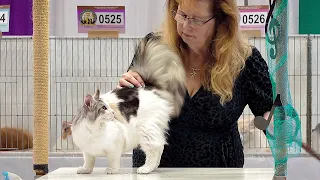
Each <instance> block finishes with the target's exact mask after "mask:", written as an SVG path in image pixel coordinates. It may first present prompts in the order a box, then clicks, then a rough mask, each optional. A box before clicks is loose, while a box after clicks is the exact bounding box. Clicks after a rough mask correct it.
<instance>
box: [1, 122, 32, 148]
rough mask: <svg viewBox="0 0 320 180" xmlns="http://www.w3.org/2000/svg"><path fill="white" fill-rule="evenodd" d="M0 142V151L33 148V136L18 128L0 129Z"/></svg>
mask: <svg viewBox="0 0 320 180" xmlns="http://www.w3.org/2000/svg"><path fill="white" fill-rule="evenodd" d="M0 140H1V142H0V151H13V150H28V149H31V148H33V135H32V134H31V133H30V132H28V131H26V130H23V129H19V128H11V127H3V128H1V129H0Z"/></svg>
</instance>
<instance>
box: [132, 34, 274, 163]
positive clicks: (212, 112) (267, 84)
mask: <svg viewBox="0 0 320 180" xmlns="http://www.w3.org/2000/svg"><path fill="white" fill-rule="evenodd" d="M148 36H150V34H148V35H147V36H146V37H148ZM272 103H273V98H272V84H271V81H270V78H269V72H268V66H267V64H266V62H265V60H264V59H263V58H262V56H261V54H260V52H259V51H258V49H256V48H255V47H253V48H252V55H251V56H250V57H249V58H248V59H247V61H246V65H245V68H244V69H243V71H242V72H241V74H240V75H239V77H238V78H237V80H236V82H235V86H234V93H233V99H232V100H231V101H230V102H228V103H226V105H225V106H221V105H220V103H219V98H218V97H217V96H216V95H213V94H212V93H211V92H208V91H206V90H205V89H204V88H203V87H201V88H200V89H199V90H198V92H197V93H196V94H195V95H194V96H193V97H190V96H189V95H188V94H187V95H186V97H185V103H184V106H183V108H182V111H181V114H180V116H179V117H178V118H176V119H172V120H171V123H170V130H169V132H168V134H169V135H168V145H166V146H165V148H164V151H163V154H162V159H161V162H160V167H240V168H241V167H243V165H244V153H243V146H242V143H241V139H240V134H239V131H238V126H237V120H238V119H239V117H240V116H241V114H242V112H243V110H244V108H245V106H246V105H249V108H250V109H251V111H252V113H253V114H254V115H255V116H261V115H263V114H264V113H265V112H267V111H270V110H271V107H272ZM132 159H133V167H140V166H142V165H143V164H144V162H145V154H144V153H143V152H142V151H141V150H140V149H135V150H134V151H133V157H132Z"/></svg>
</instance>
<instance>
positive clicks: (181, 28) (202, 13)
mask: <svg viewBox="0 0 320 180" xmlns="http://www.w3.org/2000/svg"><path fill="white" fill-rule="evenodd" d="M213 15H214V14H213V13H212V5H211V3H210V2H209V1H208V0H200V1H197V2H196V3H195V4H194V5H193V6H186V5H184V4H180V5H179V6H178V9H177V12H176V15H175V19H176V21H177V31H178V34H179V35H180V36H181V38H182V39H183V41H184V42H185V43H186V44H187V45H188V46H189V47H190V48H191V49H193V50H195V51H206V48H208V46H209V44H210V42H211V40H212V36H213V34H214V27H215V19H214V18H213ZM188 18H189V19H188ZM203 23H204V24H203Z"/></svg>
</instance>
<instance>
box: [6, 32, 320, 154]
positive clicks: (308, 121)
mask: <svg viewBox="0 0 320 180" xmlns="http://www.w3.org/2000/svg"><path fill="white" fill-rule="evenodd" d="M139 40H140V38H119V39H88V38H55V37H54V38H50V56H49V57H50V84H49V86H50V88H49V89H50V99H49V102H50V106H49V116H50V117H49V120H50V125H49V128H50V151H51V152H57V151H77V147H75V146H74V145H73V143H72V140H71V138H67V139H65V140H61V136H62V133H63V130H62V122H63V121H64V120H67V121H71V119H72V116H73V115H74V113H75V112H76V110H77V109H78V108H79V107H80V105H82V103H83V98H84V96H85V95H86V94H87V93H93V92H94V90H95V88H97V87H99V88H100V89H101V91H102V92H105V91H109V90H111V89H112V88H115V87H116V85H117V82H118V80H119V78H120V76H121V75H122V73H123V72H125V71H126V69H127V67H128V65H129V63H130V62H131V60H132V57H133V54H134V48H135V45H136V44H137V43H138V42H139ZM309 40H311V41H309ZM308 42H311V46H309V47H308ZM250 43H251V44H252V45H254V46H256V47H257V48H258V49H259V50H260V51H261V54H262V56H263V57H266V50H265V49H266V48H265V39H264V38H254V39H250ZM319 44H320V39H319V37H317V36H312V37H307V36H290V37H289V57H288V59H289V60H288V68H289V69H288V70H289V80H290V86H291V95H292V99H293V103H294V107H295V108H296V109H297V111H298V113H299V115H300V118H301V122H302V136H303V140H304V141H307V140H308V142H309V143H310V141H311V140H310V137H311V129H313V128H314V127H315V126H316V124H318V123H320V122H319V120H318V119H319V117H320V115H319V114H320V96H319V95H320V90H319V84H320V82H319V79H320V78H319V76H320V75H319V74H320V73H319V72H320V63H319V60H318V59H319V58H320V55H319V54H318V50H319V48H320V47H318V46H319ZM310 47H311V48H310ZM0 49H1V53H0V120H1V121H0V127H2V128H3V127H13V128H22V129H23V130H25V131H29V132H33V120H32V114H33V77H32V76H33V60H32V59H33V58H32V57H33V44H32V39H31V37H23V38H9V37H8V38H0ZM308 50H310V51H311V52H309V51H308ZM308 52H309V53H308ZM308 54H309V55H308ZM310 54H311V57H310ZM311 59H312V60H311ZM308 60H311V61H312V66H309V67H308V66H307V64H308ZM309 64H310V63H309ZM308 68H309V69H308ZM309 80H310V81H309ZM311 84H312V86H308V85H311ZM311 92H312V94H311ZM308 96H309V98H308ZM311 96H312V98H310V97H311ZM240 119H242V120H244V119H253V115H252V113H251V111H250V110H249V108H248V107H246V109H245V111H244V113H243V116H242V117H241V118H240ZM240 126H242V127H243V128H245V129H246V127H245V126H248V125H247V124H245V123H243V124H242V125H241V124H240ZM248 127H249V126H248ZM248 127H247V128H248ZM307 132H308V133H307ZM242 133H243V134H242V135H243V138H244V140H243V142H244V148H245V150H246V151H247V152H246V153H250V150H255V151H254V153H258V152H268V144H267V141H266V139H265V136H264V134H263V133H261V132H260V131H259V130H257V129H255V130H251V131H250V132H248V131H246V133H244V132H242ZM9 135H10V134H9ZM1 136H8V134H7V133H4V134H3V133H2V134H1ZM0 140H1V138H0ZM11 140H12V141H13V139H12V138H11ZM8 148H9V147H8ZM314 148H315V149H318V151H320V147H314ZM23 151H30V149H27V150H23Z"/></svg>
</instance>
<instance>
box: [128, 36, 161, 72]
mask: <svg viewBox="0 0 320 180" xmlns="http://www.w3.org/2000/svg"><path fill="white" fill-rule="evenodd" d="M154 36H155V33H154V32H150V33H148V34H147V35H146V36H145V37H143V39H142V40H148V39H150V38H151V37H154ZM140 45H141V41H140V42H139V44H138V45H137V47H136V48H135V52H134V55H133V58H132V60H131V63H130V65H129V67H128V69H127V72H128V71H129V70H130V68H131V67H132V66H133V64H134V62H136V61H137V59H138V57H137V55H138V52H137V51H138V49H139V46H140Z"/></svg>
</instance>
